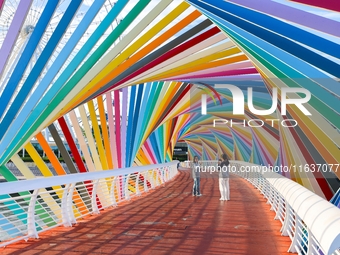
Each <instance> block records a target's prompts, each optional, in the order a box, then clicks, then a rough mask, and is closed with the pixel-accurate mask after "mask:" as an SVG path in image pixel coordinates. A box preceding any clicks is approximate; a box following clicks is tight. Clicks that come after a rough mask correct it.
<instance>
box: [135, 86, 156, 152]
mask: <svg viewBox="0 0 340 255" xmlns="http://www.w3.org/2000/svg"><path fill="white" fill-rule="evenodd" d="M154 87H156V86H154ZM150 90H151V83H146V84H145V89H144V95H143V100H142V105H141V109H140V118H138V123H137V127H136V134H138V135H137V136H136V137H135V139H134V141H133V149H132V155H136V153H137V148H140V141H141V140H142V137H143V135H144V132H143V131H142V125H143V122H144V121H146V119H147V114H145V113H147V110H146V107H147V105H148V103H150V101H152V100H149V96H150Z"/></svg>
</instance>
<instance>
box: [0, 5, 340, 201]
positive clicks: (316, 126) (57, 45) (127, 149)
mask: <svg viewBox="0 0 340 255" xmlns="http://www.w3.org/2000/svg"><path fill="white" fill-rule="evenodd" d="M299 2H302V3H304V4H300V3H294V2H290V1H284V0H282V1H271V0H257V1H251V0H230V1H209V0H201V1H198V0H190V1H186V2H185V1H174V0H162V1H156V0H155V1H153V0H152V1H151V0H143V1H128V0H118V1H116V2H114V1H112V0H111V1H109V0H106V1H104V0H96V1H81V0H72V1H66V0H65V1H59V2H58V1H35V0H22V1H19V0H11V1H10V0H7V1H0V7H1V8H0V10H1V16H0V22H1V24H0V26H1V38H0V47H1V48H0V56H1V59H0V102H1V103H0V141H1V142H0V173H1V175H3V176H4V177H5V178H6V179H7V180H8V181H14V180H16V179H17V177H16V176H14V175H13V173H12V172H11V171H10V170H9V169H8V168H7V167H6V163H7V162H8V161H9V160H11V161H12V162H13V163H14V165H15V166H16V167H17V168H18V169H19V170H20V172H21V174H22V175H23V176H24V177H25V178H34V174H33V173H32V172H31V170H30V169H28V168H27V167H26V165H25V164H23V161H22V158H20V157H19V154H20V155H21V153H22V150H23V149H25V153H26V152H27V153H28V154H29V155H30V157H31V158H32V159H33V161H34V162H35V164H36V165H37V167H38V169H39V171H40V172H41V174H42V175H43V176H50V175H53V174H57V175H62V174H67V173H75V172H85V171H99V170H105V169H113V168H120V167H129V166H132V165H134V164H137V165H139V164H150V163H156V162H165V161H170V160H172V152H173V149H174V146H175V144H176V142H177V141H185V142H187V144H188V146H189V156H193V155H199V156H200V157H201V158H202V159H204V160H215V159H216V158H217V157H218V155H220V154H221V153H222V152H225V153H227V154H228V155H229V157H230V158H233V159H236V160H243V161H249V162H253V163H256V164H262V165H272V166H277V167H279V168H278V171H279V172H281V173H282V175H285V176H286V177H289V178H291V179H293V180H295V181H297V182H299V183H301V184H302V185H304V186H306V187H307V188H309V189H310V190H312V191H314V192H315V193H317V194H319V195H320V196H323V197H325V198H327V199H330V198H331V197H332V196H333V194H334V193H335V192H336V191H337V189H338V188H339V186H340V185H339V184H340V182H339V178H340V166H339V162H340V152H339V148H340V134H339V129H340V118H339V113H340V104H339V97H340V86H339V85H340V84H339V76H340V62H339V58H340V38H339V37H340V30H339V29H338V28H339V25H340V24H339V20H340V14H339V13H338V12H337V11H339V10H338V9H337V8H338V7H337V6H335V5H334V4H332V1H330V0H324V1H322V3H319V7H322V8H323V9H320V8H317V7H315V6H312V3H313V2H314V1H310V3H311V5H309V6H308V5H305V4H308V3H309V1H308V0H303V1H302V0H301V1H299ZM230 85H233V86H236V89H237V88H238V90H237V91H239V92H241V93H239V94H238V96H236V94H235V93H236V92H235V90H234V91H233V90H232V88H233V87H231V86H230ZM287 88H288V89H289V88H290V89H292V90H291V91H293V92H287V93H286V91H287V90H286V89H287ZM296 88H299V89H300V90H296ZM250 89H251V90H250ZM301 89H304V90H301ZM306 92H310V95H311V97H310V99H309V98H308V94H306ZM240 95H244V100H243V102H242V97H240ZM202 98H203V100H202ZM286 98H287V100H286ZM304 98H305V101H306V102H304V103H302V106H301V107H299V105H298V104H297V105H295V104H292V103H291V102H292V99H300V101H301V102H302V101H304V100H303V99H304ZM240 100H241V103H242V105H241V108H244V113H243V114H235V109H238V110H240V109H241V108H240ZM289 100H290V101H289ZM236 101H237V102H236ZM205 102H206V105H207V107H206V114H205V112H204V104H205ZM273 102H274V104H273ZM285 106H286V108H287V109H286V111H285V110H284V107H285ZM272 107H274V108H273V111H267V113H265V115H260V114H259V112H258V111H256V110H268V109H271V108H272ZM302 108H303V109H306V111H307V112H309V113H310V114H311V115H306V112H303V111H302V110H301V109H302ZM214 123H215V124H216V123H218V125H214ZM231 123H233V125H231ZM235 123H236V124H235ZM51 138H52V139H51ZM51 142H53V145H52V143H51ZM56 147H57V150H59V151H60V153H61V156H62V158H63V160H64V161H65V163H66V166H65V164H61V162H60V160H58V158H57V155H56V154H55V151H54V150H56ZM18 153H19V154H18ZM43 157H47V159H48V161H49V162H50V166H51V168H49V167H48V165H46V163H45V162H44V161H43ZM284 167H286V168H284ZM287 168H288V169H289V171H285V169H287Z"/></svg>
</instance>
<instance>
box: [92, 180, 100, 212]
mask: <svg viewBox="0 0 340 255" xmlns="http://www.w3.org/2000/svg"><path fill="white" fill-rule="evenodd" d="M98 184H99V179H97V180H93V186H92V196H91V206H92V213H93V214H99V209H98V205H97V188H98Z"/></svg>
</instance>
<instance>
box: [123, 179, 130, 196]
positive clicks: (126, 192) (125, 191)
mask: <svg viewBox="0 0 340 255" xmlns="http://www.w3.org/2000/svg"><path fill="white" fill-rule="evenodd" d="M129 178H130V174H128V176H127V177H126V181H125V187H124V193H125V194H124V197H125V199H126V200H130V194H129Z"/></svg>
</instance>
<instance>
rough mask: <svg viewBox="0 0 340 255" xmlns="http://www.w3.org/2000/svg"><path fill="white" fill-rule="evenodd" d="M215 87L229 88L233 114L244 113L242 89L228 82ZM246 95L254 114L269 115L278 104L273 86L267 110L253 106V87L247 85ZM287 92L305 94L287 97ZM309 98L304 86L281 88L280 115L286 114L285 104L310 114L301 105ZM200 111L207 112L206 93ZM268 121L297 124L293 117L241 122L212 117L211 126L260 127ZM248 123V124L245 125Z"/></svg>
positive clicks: (290, 125)
mask: <svg viewBox="0 0 340 255" xmlns="http://www.w3.org/2000/svg"><path fill="white" fill-rule="evenodd" d="M215 88H225V89H229V90H230V92H231V94H232V98H233V115H244V114H245V111H244V104H245V102H244V99H245V97H244V94H243V92H242V90H241V89H240V88H238V87H236V86H234V85H230V84H216V86H215ZM247 92H248V97H247V99H248V100H247V105H248V108H249V111H250V112H251V113H253V114H254V115H270V114H272V113H274V112H275V110H276V109H277V104H278V94H277V88H273V90H272V105H271V107H270V109H267V110H258V109H256V108H255V107H254V102H253V89H252V88H251V87H248V89H247ZM288 93H302V94H304V95H305V97H303V98H294V99H292V98H287V94H288ZM310 98H311V93H310V92H309V91H308V90H307V89H304V88H288V87H287V88H281V115H282V116H286V115H287V105H295V106H296V107H297V108H298V109H299V110H300V111H301V112H302V113H303V114H304V115H306V116H311V115H312V114H311V113H310V112H309V111H308V110H307V109H306V107H305V106H304V105H303V104H305V103H308V101H309V100H310ZM201 113H202V115H206V114H207V95H206V94H203V95H202V97H201ZM265 122H266V123H268V124H270V125H271V126H272V127H274V125H275V123H279V124H281V125H282V127H295V126H297V125H298V123H297V121H296V120H295V119H284V120H282V121H280V120H279V119H265V120H262V119H249V120H245V119H244V120H243V121H242V122H240V121H237V122H235V121H234V122H233V120H232V119H230V120H228V119H214V121H213V126H214V127H216V126H217V125H228V124H229V125H230V127H232V126H233V125H243V126H244V127H246V126H249V127H262V126H263V125H264V124H265ZM246 124H248V125H246Z"/></svg>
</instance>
